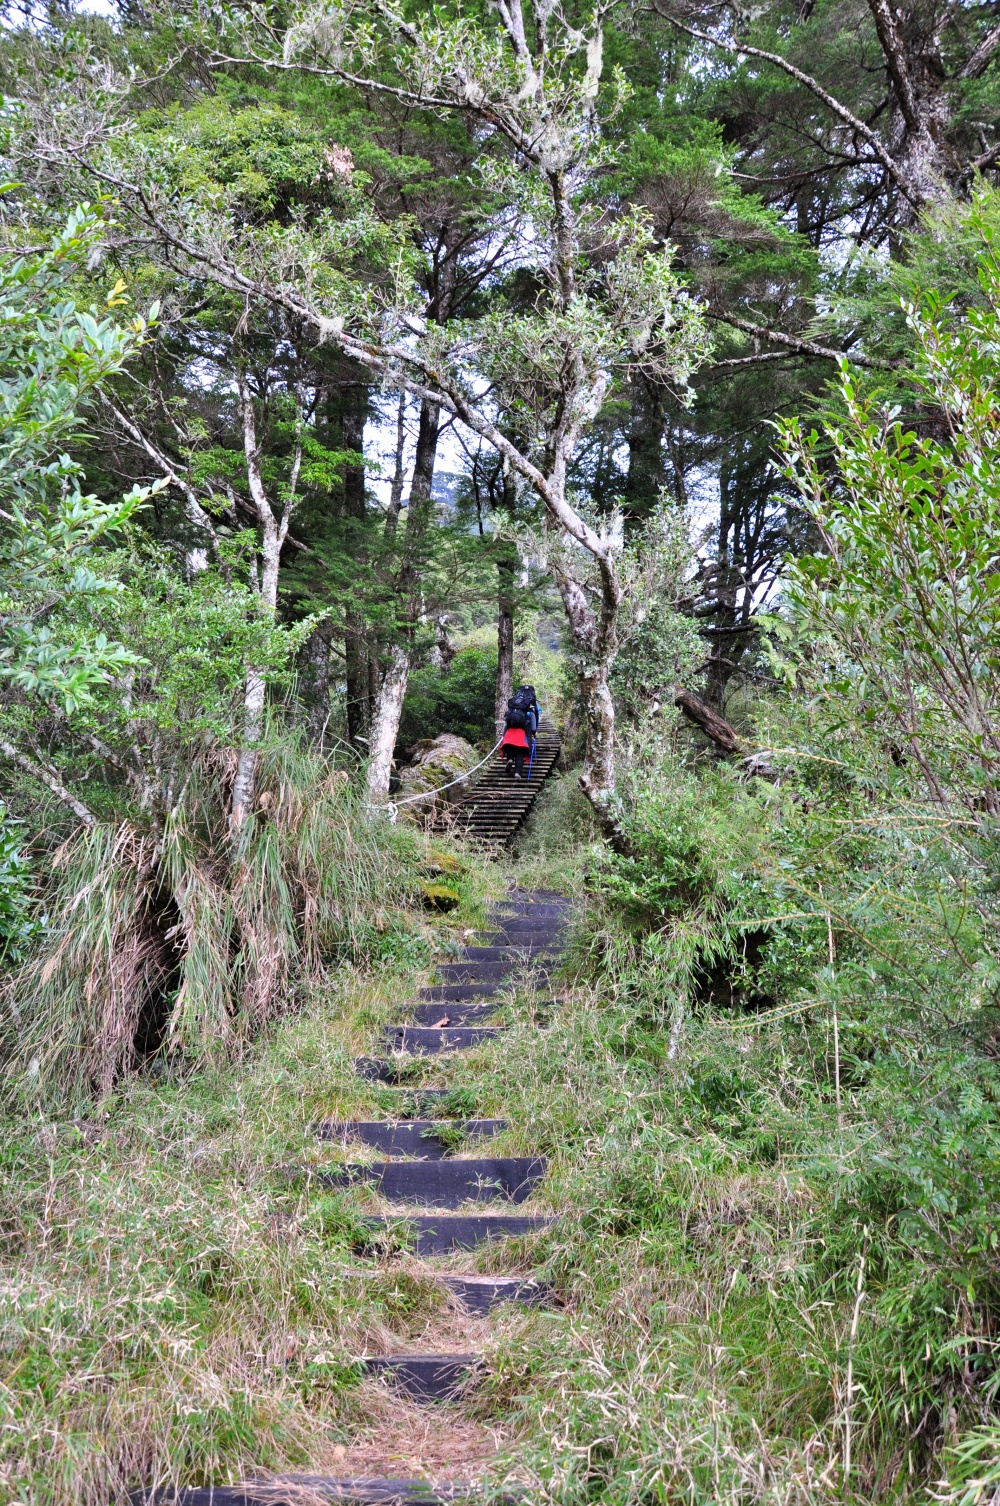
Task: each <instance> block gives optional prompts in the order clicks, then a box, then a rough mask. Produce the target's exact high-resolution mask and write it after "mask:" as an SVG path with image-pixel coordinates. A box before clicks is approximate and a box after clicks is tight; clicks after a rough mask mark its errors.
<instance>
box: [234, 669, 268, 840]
mask: <svg viewBox="0 0 1000 1506" xmlns="http://www.w3.org/2000/svg"><path fill="white" fill-rule="evenodd" d="M264 693H265V684H264V676H263V675H262V673H261V672H260V670H259V669H254V668H251V669H248V670H247V679H246V689H245V691H244V694H243V746H242V747H241V749H240V752H239V757H238V758H237V760H236V778H235V779H234V780H233V798H232V804H231V807H230V822H231V824H232V826H233V827H234V828H237V827H240V826H242V825H243V822H244V821H245V820H246V817H247V814H248V812H249V810H250V807H251V805H252V804H253V796H254V788H255V785H256V780H257V762H258V759H259V757H260V738H261V733H262V732H263V730H264Z"/></svg>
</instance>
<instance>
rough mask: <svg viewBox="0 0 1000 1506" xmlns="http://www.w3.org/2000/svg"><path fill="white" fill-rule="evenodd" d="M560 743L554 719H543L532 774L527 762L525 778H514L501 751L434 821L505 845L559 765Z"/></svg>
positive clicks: (461, 834)
mask: <svg viewBox="0 0 1000 1506" xmlns="http://www.w3.org/2000/svg"><path fill="white" fill-rule="evenodd" d="M560 747H561V744H560V741H559V734H558V732H557V731H556V730H555V728H554V727H553V726H552V725H551V723H549V722H546V721H542V723H541V724H540V726H539V728H538V736H537V738H536V739H535V756H534V758H533V759H532V763H531V773H530V775H529V774H528V766H527V762H526V763H525V773H524V778H523V779H515V777H514V775H513V774H511V773H509V772H508V770H507V768H506V765H505V763H504V760H503V759H502V758H501V756H500V754H499V753H498V754H497V756H496V758H493V759H491V760H490V762H489V763H488V764H487V765H486V766H485V768H484V769H483V772H482V774H481V775H480V776H479V778H478V779H477V780H476V782H475V784H474V785H473V786H472V788H471V789H470V790H469V791H468V793H467V794H466V795H464V796H463V798H462V799H461V800H460V801H459V802H458V803H457V804H456V805H452V806H450V807H449V808H448V810H447V811H446V812H444V813H443V814H442V815H441V816H439V817H438V820H437V822H436V823H435V824H436V825H437V826H439V827H447V828H448V830H450V831H453V832H454V834H455V836H457V837H467V838H471V839H472V840H473V841H475V842H481V843H483V844H484V845H488V846H494V847H502V846H504V845H505V844H506V843H508V842H509V841H510V840H511V838H512V837H513V836H515V834H516V833H517V832H518V831H519V830H520V828H521V827H522V826H523V825H524V823H525V821H526V820H527V819H528V816H529V814H530V812H531V808H532V806H533V805H534V803H535V801H536V799H537V798H538V794H539V791H540V790H541V788H542V785H543V784H544V783H545V781H546V780H547V779H548V777H549V775H550V774H551V773H552V771H553V769H554V768H555V766H556V763H557V761H558V758H559V752H560Z"/></svg>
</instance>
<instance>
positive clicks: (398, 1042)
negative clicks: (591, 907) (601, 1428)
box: [135, 888, 572, 1506]
mask: <svg viewBox="0 0 1000 1506" xmlns="http://www.w3.org/2000/svg"><path fill="white" fill-rule="evenodd" d="M571 906H572V901H571V900H570V899H568V898H567V897H566V896H565V895H561V894H555V893H551V892H548V891H543V890H522V889H517V888H512V889H511V891H510V893H509V895H508V897H507V899H506V900H504V901H501V902H500V904H499V905H497V906H495V907H493V908H492V909H491V911H490V912H489V921H490V926H489V929H488V930H487V931H486V932H485V934H484V941H485V943H486V944H485V945H481V946H468V947H466V948H465V949H464V953H463V954H462V955H461V956H460V957H459V959H458V960H456V961H454V962H449V963H443V964H440V965H439V966H438V968H437V975H438V977H439V978H440V980H441V981H440V983H436V984H433V985H432V986H429V987H427V988H424V989H422V990H421V993H420V998H419V1001H418V1002H417V1003H415V1004H414V1005H413V1006H412V1007H411V1010H410V1017H409V1018H408V1019H406V1020H404V1021H402V1022H401V1023H399V1024H395V1025H390V1026H388V1027H386V1028H385V1030H384V1032H383V1035H382V1038H381V1041H380V1046H381V1049H382V1053H383V1054H382V1055H380V1056H378V1057H362V1058H360V1059H359V1060H358V1061H357V1063H356V1067H357V1071H358V1073H359V1075H361V1076H363V1077H366V1078H369V1079H371V1080H374V1081H377V1082H380V1083H384V1084H388V1085H390V1086H392V1087H393V1088H394V1089H395V1090H397V1091H398V1094H399V1107H398V1114H396V1115H395V1116H394V1117H392V1118H390V1119H386V1120H371V1121H358V1120H355V1121H349V1122H332V1121H329V1122H324V1123H321V1124H319V1125H317V1126H316V1132H317V1134H318V1135H319V1137H320V1138H321V1139H322V1140H324V1141H327V1142H331V1141H332V1142H339V1143H340V1144H342V1145H343V1146H344V1147H345V1148H347V1149H348V1150H351V1149H354V1150H355V1151H357V1150H358V1149H360V1148H362V1147H364V1148H367V1149H369V1150H375V1151H377V1152H381V1154H382V1156H383V1157H384V1159H378V1160H374V1161H365V1160H361V1159H359V1160H356V1161H349V1162H347V1163H343V1164H340V1165H338V1166H336V1167H332V1168H331V1169H330V1170H328V1171H324V1172H321V1173H319V1175H318V1177H317V1178H316V1180H318V1181H320V1182H321V1183H323V1184H324V1185H326V1186H328V1187H335V1188H336V1187H349V1186H351V1185H357V1184H359V1183H362V1184H367V1185H369V1186H371V1187H372V1188H373V1189H374V1190H377V1193H378V1194H379V1196H380V1198H381V1200H382V1202H383V1204H384V1205H386V1207H385V1212H383V1213H380V1214H378V1215H374V1216H371V1217H369V1218H368V1219H367V1220H366V1222H367V1224H368V1226H369V1229H370V1231H371V1236H372V1248H373V1249H375V1248H377V1247H378V1245H379V1244H380V1243H384V1242H385V1241H386V1240H389V1241H390V1242H391V1241H392V1239H393V1237H394V1236H395V1237H398V1235H399V1232H400V1230H401V1228H406V1229H408V1231H409V1240H408V1243H409V1248H410V1251H411V1253H412V1255H413V1256H415V1257H417V1260H418V1261H419V1268H420V1271H421V1274H422V1275H423V1276H424V1277H425V1279H427V1280H428V1281H430V1282H433V1283H435V1284H437V1285H439V1286H440V1287H442V1288H443V1289H444V1291H445V1292H446V1293H447V1303H448V1307H449V1308H450V1310H451V1311H452V1313H453V1314H455V1315H456V1317H457V1318H458V1321H457V1322H456V1324H455V1327H456V1328H458V1329H459V1330H460V1331H461V1330H462V1328H463V1324H464V1330H465V1332H468V1331H469V1330H470V1329H471V1330H473V1331H476V1329H477V1328H478V1330H479V1332H480V1333H481V1334H482V1336H483V1337H484V1338H485V1337H486V1334H487V1333H488V1328H489V1319H490V1315H491V1314H493V1313H495V1312H496V1311H497V1310H498V1309H502V1307H503V1305H504V1304H505V1303H516V1304H520V1305H524V1306H539V1305H544V1304H545V1302H546V1299H547V1295H548V1294H547V1292H546V1289H545V1288H544V1286H543V1285H541V1284H540V1283H539V1282H537V1281H535V1280H533V1279H532V1277H531V1275H530V1273H522V1274H516V1275H484V1274H481V1273H480V1272H479V1271H478V1270H476V1269H475V1268H474V1265H472V1263H470V1262H469V1260H468V1254H469V1252H472V1251H474V1250H476V1249H477V1248H480V1247H482V1246H483V1245H486V1244H490V1243H493V1242H496V1241H502V1240H506V1239H516V1238H519V1237H523V1236H525V1235H530V1234H532V1233H534V1232H537V1231H540V1230H543V1229H545V1228H547V1227H548V1226H549V1225H550V1224H551V1222H552V1215H551V1214H539V1213H532V1212H530V1211H526V1210H525V1207H524V1205H526V1204H527V1205H528V1206H529V1208H530V1203H531V1200H532V1197H533V1194H534V1193H535V1191H536V1189H537V1188H538V1187H539V1184H540V1183H541V1182H542V1179H543V1178H544V1176H545V1172H546V1163H545V1160H544V1158H543V1157H541V1156H526V1157H503V1156H501V1157H496V1156H490V1155H489V1154H488V1153H487V1152H486V1149H485V1142H488V1141H489V1140H490V1139H491V1138H492V1137H493V1136H495V1135H497V1134H500V1133H501V1132H502V1131H503V1130H504V1129H506V1128H507V1124H506V1121H504V1120H501V1119H474V1120H462V1119H458V1118H448V1119H446V1118H443V1117H441V1118H435V1117H433V1116H434V1113H435V1110H436V1109H438V1111H439V1112H440V1109H441V1107H442V1106H443V1107H444V1109H445V1112H447V1104H446V1102H443V1101H446V1100H447V1099H448V1094H449V1090H448V1088H446V1087H436V1088H422V1087H414V1086H407V1085H406V1078H407V1076H408V1073H409V1071H410V1070H412V1069H411V1064H410V1063H409V1062H408V1061H406V1060H405V1058H408V1057H431V1056H440V1055H442V1054H443V1055H444V1056H445V1058H446V1060H445V1061H444V1062H442V1064H441V1065H442V1066H443V1067H444V1068H445V1072H447V1058H448V1057H450V1055H451V1053H454V1052H457V1051H464V1050H469V1049H470V1048H473V1047H475V1046H476V1045H478V1044H479V1043H480V1042H482V1041H484V1040H487V1039H495V1038H497V1037H502V1035H503V1034H504V1028H505V1027H503V1026H497V1025H492V1024H487V1023H485V1022H486V1021H488V1020H489V1019H490V1018H491V1017H492V1016H493V1015H495V1014H496V1013H497V1012H498V1011H499V1010H500V1009H501V1008H502V1007H503V1005H504V1004H505V1003H506V1002H507V1001H508V1000H509V998H510V994H511V986H512V984H514V985H515V986H516V982H515V980H518V981H520V983H521V984H522V985H523V986H526V987H528V988H535V989H537V988H538V986H539V985H543V984H545V983H546V982H547V981H548V977H549V967H550V965H553V964H554V963H555V961H556V959H557V957H558V954H559V951H560V950H561V948H562V945H563V943H564V940H565V934H566V927H567V922H568V920H569V917H570V911H571ZM470 1144H471V1145H472V1146H473V1147H475V1149H476V1154H474V1155H471V1156H470V1155H469V1154H468V1149H469V1146H470ZM480 1146H482V1147H483V1153H479V1147H480ZM454 1152H457V1154H456V1153H454ZM483 1205H489V1208H488V1211H480V1209H481V1208H482V1206H483ZM514 1210H516V1211H514ZM466 1267H468V1268H466ZM359 1274H363V1273H359ZM469 1320H473V1321H469ZM474 1320H478V1322H477V1321H474ZM359 1363H360V1365H361V1366H362V1367H363V1369H364V1370H365V1371H366V1372H368V1373H369V1374H370V1375H373V1376H376V1377H378V1378H379V1379H382V1380H384V1381H386V1382H387V1383H388V1384H390V1385H391V1386H392V1387H393V1388H394V1389H395V1390H396V1391H397V1392H398V1393H399V1394H400V1397H401V1421H403V1420H405V1419H404V1418H403V1416H402V1408H403V1405H404V1404H403V1402H402V1398H406V1399H407V1401H406V1404H405V1405H408V1406H409V1407H410V1408H411V1410H410V1413H409V1418H410V1421H411V1425H412V1427H413V1430H414V1431H415V1432H418V1433H423V1434H424V1435H426V1434H428V1433H432V1432H433V1431H434V1430H435V1429H436V1428H437V1429H438V1430H439V1431H441V1429H440V1427H439V1422H438V1419H439V1418H441V1417H443V1415H444V1413H443V1409H442V1408H441V1403H448V1402H456V1401H459V1400H460V1399H461V1393H462V1388H463V1386H465V1385H466V1384H467V1383H469V1382H470V1380H471V1379H473V1378H474V1377H475V1375H476V1374H477V1373H481V1372H482V1361H481V1359H480V1356H479V1355H478V1354H477V1353H475V1352H474V1351H470V1350H461V1351H457V1350H451V1349H449V1350H446V1351H443V1352H442V1351H437V1352H433V1353H424V1352H419V1351H412V1350H406V1351H404V1352H399V1353H383V1354H377V1355H364V1356H360V1357H359ZM414 1404H415V1406H416V1411H414ZM449 1410H450V1411H451V1412H454V1410H455V1409H454V1408H452V1409H449ZM418 1412H419V1413H423V1414H434V1413H435V1412H436V1413H437V1416H434V1415H424V1416H418V1415H417V1413H418ZM443 1431H445V1432H447V1427H445V1429H444V1430H443ZM455 1438H456V1445H457V1447H456V1449H455V1454H456V1455H457V1457H453V1458H452V1459H450V1460H448V1461H447V1462H446V1461H445V1460H444V1458H442V1459H441V1466H442V1467H441V1469H440V1472H439V1471H437V1470H435V1472H434V1475H433V1477H432V1478H425V1479H397V1478H392V1477H389V1476H380V1477H375V1478H372V1477H370V1476H363V1477H345V1478H333V1477H326V1476H322V1477H321V1476H316V1475H295V1476H291V1475H285V1476H282V1477H281V1478H279V1479H274V1478H272V1479H269V1480H263V1479H262V1480H261V1481H259V1482H254V1481H246V1482H244V1483H242V1484H239V1485H231V1486H215V1487H207V1486H206V1487H193V1488H188V1489H184V1490H180V1491H177V1492H174V1491H169V1492H167V1491H156V1492H144V1493H141V1495H139V1496H138V1497H137V1498H135V1499H136V1502H137V1506H138V1503H139V1502H143V1503H146V1506H256V1503H259V1506H310V1503H311V1502H316V1501H340V1502H344V1503H345V1506H347V1503H349V1506H438V1503H441V1506H444V1503H448V1502H457V1501H462V1500H467V1499H470V1498H471V1497H473V1496H475V1495H476V1493H477V1481H476V1479H475V1478H474V1475H475V1473H477V1472H479V1470H480V1467H481V1463H482V1460H481V1459H477V1458H475V1457H473V1460H472V1469H471V1470H470V1469H466V1470H465V1472H464V1474H463V1472H462V1457H461V1456H462V1453H463V1450H462V1448H461V1446H460V1444H461V1422H460V1421H459V1425H458V1428H457V1429H456V1430H455ZM473 1453H474V1451H473ZM456 1471H458V1473H457V1474H456ZM516 1495H517V1493H516V1492H515V1494H514V1496H513V1497H511V1496H507V1497H505V1499H516Z"/></svg>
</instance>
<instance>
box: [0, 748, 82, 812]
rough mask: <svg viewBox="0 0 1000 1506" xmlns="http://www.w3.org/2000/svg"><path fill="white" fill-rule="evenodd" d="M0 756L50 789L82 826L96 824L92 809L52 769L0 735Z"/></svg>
mask: <svg viewBox="0 0 1000 1506" xmlns="http://www.w3.org/2000/svg"><path fill="white" fill-rule="evenodd" d="M0 756H2V757H4V758H6V760H7V762H8V763H12V764H15V765H16V767H17V768H19V769H20V770H21V771H22V773H24V774H30V775H31V777H32V779H37V780H38V782H39V784H44V785H45V788H46V789H47V790H51V791H52V793H53V795H55V797H56V798H57V799H58V800H61V801H62V803H63V805H68V806H69V808H70V810H71V811H72V812H73V814H74V816H76V818H77V820H78V821H82V822H83V824H84V826H87V827H94V826H96V825H97V817H96V816H95V815H94V813H93V811H91V810H88V808H87V807H86V806H85V805H84V803H83V801H82V800H78V799H77V798H76V796H75V795H74V794H73V793H72V792H71V791H70V790H68V789H67V788H66V786H65V785H64V784H63V782H62V780H61V779H60V778H59V776H58V775H57V774H56V773H55V772H54V771H52V770H50V769H46V768H45V767H44V765H43V764H40V763H36V762H35V760H34V759H33V758H29V757H28V755H27V753H22V752H21V750H20V748H17V747H15V746H14V744H13V743H9V742H8V741H7V740H6V738H3V737H0Z"/></svg>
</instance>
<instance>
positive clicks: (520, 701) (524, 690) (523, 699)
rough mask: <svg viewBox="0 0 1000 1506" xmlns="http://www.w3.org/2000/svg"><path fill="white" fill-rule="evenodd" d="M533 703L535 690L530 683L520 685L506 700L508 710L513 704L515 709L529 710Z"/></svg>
mask: <svg viewBox="0 0 1000 1506" xmlns="http://www.w3.org/2000/svg"><path fill="white" fill-rule="evenodd" d="M534 704H535V692H534V691H533V690H532V688H531V686H530V685H522V686H521V687H520V689H518V690H515V692H514V694H513V696H512V697H511V699H510V700H509V701H508V702H507V708H508V710H509V709H510V708H511V707H512V706H513V707H514V708H515V709H516V710H517V711H531V710H532V709H533V707H534Z"/></svg>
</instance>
